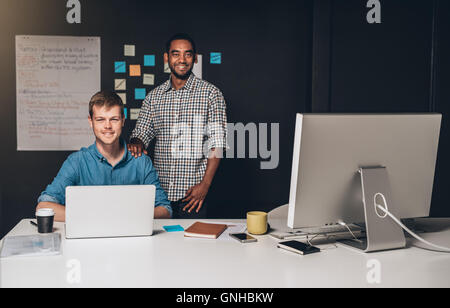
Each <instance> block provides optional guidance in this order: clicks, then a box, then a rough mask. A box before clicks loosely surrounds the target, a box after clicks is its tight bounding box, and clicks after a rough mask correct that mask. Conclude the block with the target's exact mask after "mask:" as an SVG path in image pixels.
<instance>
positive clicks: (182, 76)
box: [169, 65, 194, 80]
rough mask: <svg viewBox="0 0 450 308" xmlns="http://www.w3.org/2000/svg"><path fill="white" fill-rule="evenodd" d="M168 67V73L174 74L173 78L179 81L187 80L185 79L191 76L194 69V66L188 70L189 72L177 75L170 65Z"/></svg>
mask: <svg viewBox="0 0 450 308" xmlns="http://www.w3.org/2000/svg"><path fill="white" fill-rule="evenodd" d="M169 67H170V71H171V72H172V74H174V76H175V77H176V78H177V79H181V80H187V79H189V76H191V73H192V69H193V68H194V66H192V67H191V69H190V70H189V71H187V72H186V74H184V75H180V74H178V73H177V72H176V71H175V67H172V66H171V65H169Z"/></svg>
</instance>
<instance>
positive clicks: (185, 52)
mask: <svg viewBox="0 0 450 308" xmlns="http://www.w3.org/2000/svg"><path fill="white" fill-rule="evenodd" d="M164 58H165V60H166V61H167V62H168V63H169V67H170V71H171V72H172V74H173V75H174V76H175V77H176V78H178V79H182V80H185V79H187V78H189V76H190V75H191V72H192V69H193V67H194V63H195V62H196V61H197V55H196V54H195V53H194V50H193V47H192V45H191V43H190V42H189V41H187V40H174V41H172V43H171V45H170V50H169V53H168V54H167V53H166V54H165V55H164Z"/></svg>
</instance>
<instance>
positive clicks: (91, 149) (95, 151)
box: [88, 138, 132, 165]
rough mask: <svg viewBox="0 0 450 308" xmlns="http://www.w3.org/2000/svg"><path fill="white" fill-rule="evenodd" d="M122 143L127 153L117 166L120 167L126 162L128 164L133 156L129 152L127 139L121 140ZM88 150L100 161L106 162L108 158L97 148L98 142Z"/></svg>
mask: <svg viewBox="0 0 450 308" xmlns="http://www.w3.org/2000/svg"><path fill="white" fill-rule="evenodd" d="M120 143H121V144H122V145H123V147H124V149H125V153H124V154H123V157H122V160H121V161H120V162H119V163H118V164H117V165H119V164H120V163H122V162H124V161H125V162H126V161H129V160H130V159H131V158H132V156H131V154H130V153H129V152H128V149H127V142H126V141H125V139H123V138H120ZM88 150H89V152H91V153H92V154H93V155H94V156H95V157H97V158H98V159H99V160H100V161H106V158H105V157H104V156H103V155H102V154H101V153H100V152H99V150H98V148H97V143H96V142H94V144H93V145H91V146H90V147H89V148H88Z"/></svg>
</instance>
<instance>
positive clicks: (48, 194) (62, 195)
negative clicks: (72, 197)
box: [36, 154, 79, 222]
mask: <svg viewBox="0 0 450 308" xmlns="http://www.w3.org/2000/svg"><path fill="white" fill-rule="evenodd" d="M76 161H77V160H76V158H75V156H74V154H72V155H70V156H69V157H68V158H67V160H66V161H65V162H64V164H63V165H62V167H61V169H60V170H59V172H58V175H57V176H56V177H55V179H54V180H53V182H52V183H51V184H50V185H48V186H47V188H46V189H45V191H43V192H42V193H41V195H40V196H39V199H38V205H37V207H36V210H38V209H41V208H51V209H53V210H54V211H55V221H59V222H64V221H66V208H65V206H64V205H65V203H66V187H67V186H76V185H77V183H78V182H79V178H78V172H77V170H76V169H77V168H76V165H77V164H76Z"/></svg>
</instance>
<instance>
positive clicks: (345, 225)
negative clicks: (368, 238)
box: [339, 221, 362, 243]
mask: <svg viewBox="0 0 450 308" xmlns="http://www.w3.org/2000/svg"><path fill="white" fill-rule="evenodd" d="M339 224H340V225H341V226H344V227H346V228H347V229H348V231H349V232H350V233H351V235H352V236H353V239H354V240H355V241H357V242H359V243H362V241H361V240H360V239H358V238H357V237H356V236H355V234H354V233H353V232H352V230H351V229H350V227H349V226H348V225H347V224H346V223H345V222H343V221H340V222H339Z"/></svg>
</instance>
